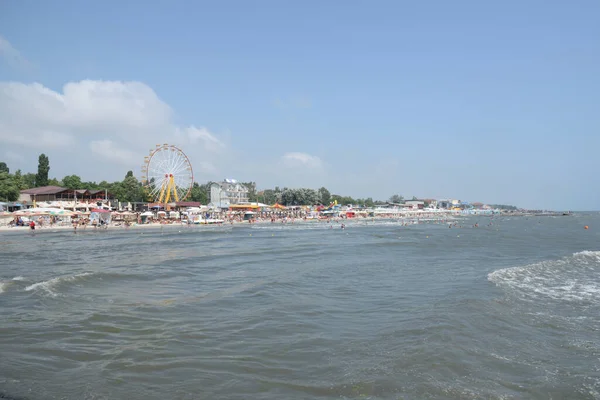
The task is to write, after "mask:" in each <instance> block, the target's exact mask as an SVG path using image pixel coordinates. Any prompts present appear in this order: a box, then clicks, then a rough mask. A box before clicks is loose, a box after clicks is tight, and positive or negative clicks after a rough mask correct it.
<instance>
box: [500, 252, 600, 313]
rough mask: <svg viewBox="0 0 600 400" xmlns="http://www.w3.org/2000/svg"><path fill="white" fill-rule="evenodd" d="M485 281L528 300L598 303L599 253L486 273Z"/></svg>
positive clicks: (577, 254) (583, 254) (599, 282)
mask: <svg viewBox="0 0 600 400" xmlns="http://www.w3.org/2000/svg"><path fill="white" fill-rule="evenodd" d="M488 280H489V281H490V282H493V283H494V284H496V286H498V287H501V288H503V289H505V290H508V291H512V292H515V293H517V294H519V295H522V296H525V297H528V298H540V297H545V298H551V299H555V300H561V301H573V302H580V301H586V302H594V303H596V302H600V251H582V252H579V253H575V254H573V255H572V256H569V257H565V258H562V259H559V260H550V261H542V262H539V263H535V264H531V265H526V266H523V267H513V268H504V269H499V270H497V271H494V272H491V273H490V274H488Z"/></svg>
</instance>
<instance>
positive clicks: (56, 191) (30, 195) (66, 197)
mask: <svg viewBox="0 0 600 400" xmlns="http://www.w3.org/2000/svg"><path fill="white" fill-rule="evenodd" d="M75 199H77V201H84V202H95V201H96V200H105V199H106V200H113V199H114V196H113V195H112V193H110V192H108V191H106V190H88V189H67V188H64V187H60V186H41V187H36V188H31V189H25V190H21V194H20V196H19V202H20V203H22V204H27V205H32V204H33V202H34V201H36V202H39V201H43V202H56V201H58V202H73V201H75Z"/></svg>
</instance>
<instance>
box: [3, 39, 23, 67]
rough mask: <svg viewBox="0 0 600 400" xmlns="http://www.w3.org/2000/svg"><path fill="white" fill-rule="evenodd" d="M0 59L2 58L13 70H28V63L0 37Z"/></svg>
mask: <svg viewBox="0 0 600 400" xmlns="http://www.w3.org/2000/svg"><path fill="white" fill-rule="evenodd" d="M0 58H3V59H4V60H5V61H6V62H7V63H8V64H9V65H10V66H11V67H13V68H24V67H25V68H28V67H29V66H30V63H29V61H27V59H25V57H23V55H22V54H21V53H20V52H19V50H17V49H15V48H14V47H13V46H12V45H11V44H10V42H9V41H8V40H7V39H6V38H4V37H2V36H0Z"/></svg>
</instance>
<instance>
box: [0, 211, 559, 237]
mask: <svg viewBox="0 0 600 400" xmlns="http://www.w3.org/2000/svg"><path fill="white" fill-rule="evenodd" d="M549 216H550V217H554V216H564V214H561V213H540V214H534V213H531V214H530V213H506V214H495V215H485V214H480V215H476V214H456V213H435V214H430V213H427V214H425V213H423V214H417V213H415V214H412V213H411V214H408V213H407V214H405V215H398V216H394V217H368V218H361V217H359V218H337V219H331V220H327V219H306V220H304V219H300V218H298V219H295V220H292V221H284V220H281V219H278V220H276V221H275V222H271V220H268V219H265V220H255V221H253V222H252V223H249V222H248V221H236V220H234V221H225V222H223V223H212V224H202V223H200V224H187V223H180V222H179V223H170V224H160V223H150V224H137V223H135V224H132V225H130V226H128V227H126V226H124V225H116V224H113V223H111V224H109V225H108V226H107V227H106V228H103V227H93V226H91V225H87V226H86V227H85V228H83V227H81V226H78V227H77V229H76V230H75V229H74V228H73V225H72V224H60V225H54V226H46V225H45V226H43V227H42V228H40V227H39V226H36V229H35V230H34V231H32V230H30V229H29V227H28V226H23V227H10V226H7V225H3V226H0V233H15V234H16V233H25V232H29V233H30V234H31V233H32V232H35V233H40V232H41V233H46V232H59V231H60V232H62V231H72V232H74V233H79V232H102V231H116V232H126V231H130V230H134V231H144V230H158V229H161V230H177V229H179V230H181V229H186V230H188V229H203V230H204V229H219V228H220V229H223V228H227V227H243V226H250V227H251V226H254V225H261V226H265V225H266V226H289V225H305V224H324V225H327V224H333V225H341V224H344V225H347V226H352V225H354V224H361V225H362V224H364V223H377V222H386V221H387V222H398V223H400V222H405V223H406V222H410V224H411V225H412V224H415V223H419V222H425V221H427V222H431V221H436V222H438V223H439V222H443V223H449V221H452V220H457V219H462V218H473V217H479V218H498V217H549Z"/></svg>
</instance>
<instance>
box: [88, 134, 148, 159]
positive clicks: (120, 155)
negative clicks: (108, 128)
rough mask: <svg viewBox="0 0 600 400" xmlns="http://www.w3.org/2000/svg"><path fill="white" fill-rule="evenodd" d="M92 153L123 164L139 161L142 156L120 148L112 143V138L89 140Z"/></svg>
mask: <svg viewBox="0 0 600 400" xmlns="http://www.w3.org/2000/svg"><path fill="white" fill-rule="evenodd" d="M90 149H91V150H92V153H96V154H98V155H100V156H103V157H105V158H107V159H108V160H113V161H116V162H118V163H121V164H124V165H130V164H131V162H132V161H133V162H136V161H137V162H139V160H141V159H142V157H141V156H140V155H138V154H136V153H134V152H133V151H129V150H127V149H124V148H121V147H119V146H117V145H115V144H114V143H113V141H112V140H93V141H92V142H90Z"/></svg>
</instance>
